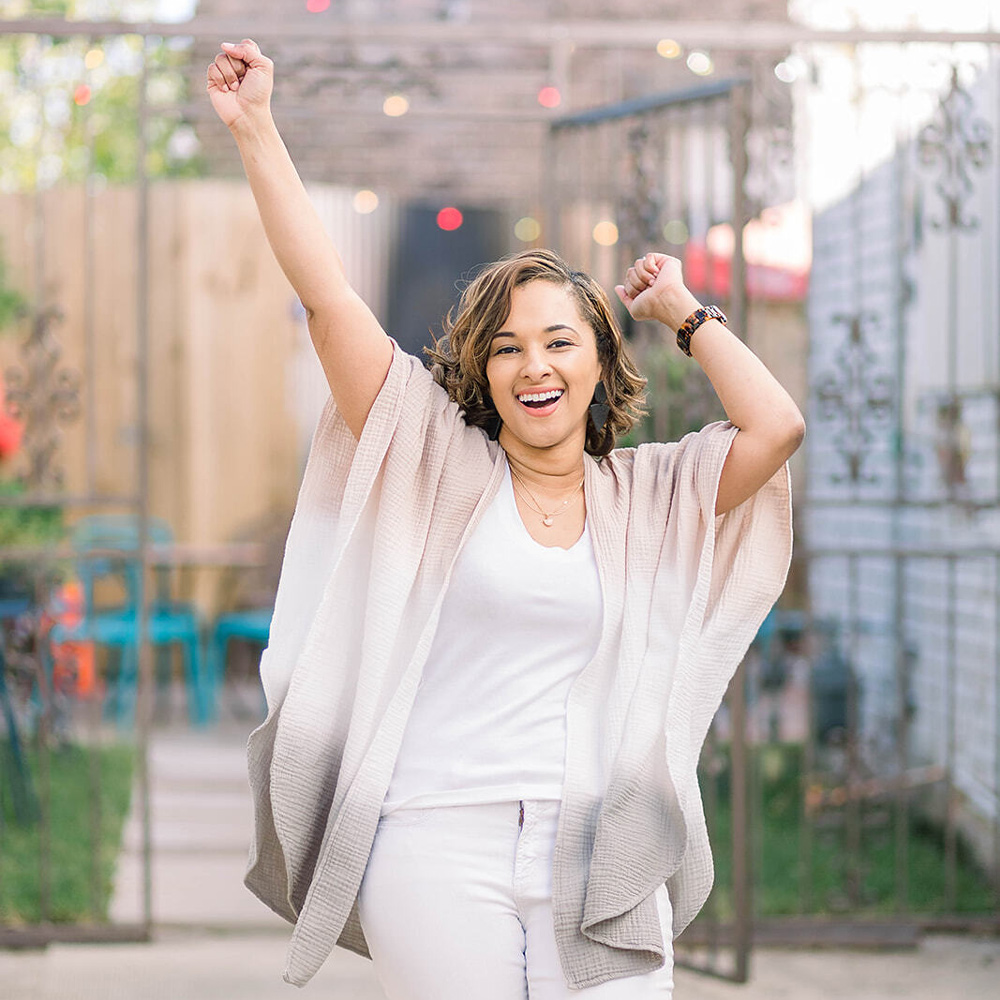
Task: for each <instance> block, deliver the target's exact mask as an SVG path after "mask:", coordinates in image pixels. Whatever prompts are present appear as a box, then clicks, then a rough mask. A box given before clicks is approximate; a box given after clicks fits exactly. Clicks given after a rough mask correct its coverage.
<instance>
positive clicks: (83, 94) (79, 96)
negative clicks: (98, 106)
mask: <svg viewBox="0 0 1000 1000" xmlns="http://www.w3.org/2000/svg"><path fill="white" fill-rule="evenodd" d="M73 103H74V104H77V105H79V106H80V107H82V106H83V105H84V104H89V103H90V87H88V86H87V85H86V84H85V83H81V84H80V85H79V86H78V87H77V88H76V90H74V91H73Z"/></svg>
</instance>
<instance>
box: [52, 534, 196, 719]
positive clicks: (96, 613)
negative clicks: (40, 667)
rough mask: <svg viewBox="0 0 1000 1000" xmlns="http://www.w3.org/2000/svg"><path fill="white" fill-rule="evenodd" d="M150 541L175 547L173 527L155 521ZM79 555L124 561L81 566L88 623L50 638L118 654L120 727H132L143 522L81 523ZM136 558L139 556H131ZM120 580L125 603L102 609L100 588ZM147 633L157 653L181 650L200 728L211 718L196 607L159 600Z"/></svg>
mask: <svg viewBox="0 0 1000 1000" xmlns="http://www.w3.org/2000/svg"><path fill="white" fill-rule="evenodd" d="M149 539H150V541H151V542H152V543H154V544H168V543H170V542H172V541H173V533H172V531H171V530H170V526H169V525H168V524H167V523H166V522H165V521H163V520H162V519H160V518H150V520H149ZM73 546H74V550H75V551H77V552H79V553H81V554H82V555H84V554H86V553H87V552H91V551H94V550H95V549H118V550H122V552H123V555H121V556H117V555H115V556H102V557H85V558H80V559H78V560H77V561H76V572H77V574H78V575H79V578H80V580H81V582H82V584H83V591H84V617H83V621H82V622H80V624H78V625H74V626H66V625H63V624H57V625H55V626H54V627H53V628H52V630H51V632H50V633H49V639H50V642H52V643H61V642H92V643H95V644H96V645H101V646H105V647H108V648H109V649H112V650H115V651H117V652H118V654H119V657H120V667H119V671H118V679H117V683H116V685H115V693H116V699H115V701H116V716H117V721H118V725H119V726H121V727H123V728H124V727H127V726H130V725H131V724H132V722H133V721H134V718H135V703H136V693H137V683H138V676H139V582H140V579H139V574H140V573H141V562H140V559H139V555H138V551H139V520H138V518H137V517H135V516H132V515H97V516H94V517H87V518H84V519H83V520H82V521H80V522H79V523H78V524H77V525H76V526H75V528H74V530H73ZM132 552H134V553H135V555H129V553H132ZM112 579H114V580H117V581H118V583H119V585H120V588H121V590H122V592H123V594H124V602H123V603H122V604H120V605H118V606H115V607H109V608H106V607H97V606H96V604H95V600H94V591H95V587H96V585H97V584H98V583H99V582H100V581H103V580H112ZM147 628H148V636H149V641H150V644H151V645H152V646H153V647H154V648H160V647H166V646H170V645H179V646H180V648H181V651H182V654H183V659H184V674H185V681H186V687H187V695H188V712H189V715H190V718H191V721H192V722H193V723H194V724H195V725H204V724H205V723H206V722H207V721H208V717H209V714H210V713H209V700H208V699H209V697H210V693H211V692H210V689H209V687H207V686H206V676H205V668H204V662H203V660H204V658H203V655H202V623H201V620H200V616H199V615H198V612H197V610H196V609H195V608H194V606H193V605H191V604H185V603H179V602H176V601H172V600H170V598H169V594H167V593H164V592H162V588H161V592H160V593H157V594H156V595H154V597H153V599H152V600H151V601H150V603H149V613H148V616H147Z"/></svg>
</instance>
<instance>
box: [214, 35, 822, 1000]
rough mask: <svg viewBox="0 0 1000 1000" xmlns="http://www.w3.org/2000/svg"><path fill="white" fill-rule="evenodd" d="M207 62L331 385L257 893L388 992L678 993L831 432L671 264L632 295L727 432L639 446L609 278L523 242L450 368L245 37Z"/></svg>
mask: <svg viewBox="0 0 1000 1000" xmlns="http://www.w3.org/2000/svg"><path fill="white" fill-rule="evenodd" d="M222 50H223V51H222V52H221V53H220V54H219V56H217V57H216V60H215V62H214V63H213V64H212V66H210V67H209V69H208V92H209V95H210V97H211V100H212V103H213V106H214V107H215V109H216V111H217V112H218V113H219V115H220V117H221V118H222V120H223V121H224V122H225V123H226V125H227V126H229V128H230V130H231V131H232V133H233V135H234V137H235V138H236V141H237V143H238V146H239V150H240V154H241V156H242V158H243V163H244V166H245V168H246V172H247V176H248V178H249V181H250V184H251V187H252V190H253V193H254V196H255V198H256V200H257V205H258V207H259V210H260V214H261V218H262V220H263V223H264V227H265V230H266V232H267V236H268V239H269V240H270V243H271V246H272V248H273V250H274V252H275V255H276V257H277V259H278V261H279V263H280V264H281V266H282V268H283V269H284V271H285V274H286V275H287V276H288V279H289V281H290V282H291V283H292V285H293V287H294V288H295V290H296V292H297V293H298V295H299V297H300V299H301V301H302V303H303V305H304V306H305V309H306V314H307V317H308V322H309V329H310V333H311V335H312V338H313V343H314V344H315V347H316V350H317V353H318V355H319V358H320V360H321V362H322V364H323V369H324V371H325V373H326V377H327V380H328V381H329V384H330V391H331V398H330V401H329V402H328V404H327V407H326V409H325V410H324V413H323V415H322V417H321V419H320V422H319V426H318V428H317V431H316V436H315V437H314V440H313V444H312V448H311V451H310V457H309V461H308V463H307V468H306V472H305V475H304V478H303V483H302V488H301V491H300V494H299V501H298V505H297V507H296V513H295V516H294V518H293V521H292V526H291V528H290V531H289V538H288V543H287V546H286V553H285V561H284V564H283V567H282V579H281V584H280V586H279V591H278V597H277V601H276V606H275V613H274V620H273V623H272V628H271V636H270V642H269V645H268V649H267V650H266V651H265V654H264V657H263V659H262V662H261V677H262V680H263V683H264V687H265V693H266V695H267V701H268V717H267V719H266V720H265V722H264V723H263V724H262V725H261V726H260V727H259V728H258V729H257V730H255V731H254V733H253V734H252V735H251V737H250V742H249V746H248V755H249V766H250V777H251V785H252V787H253V790H254V796H255V829H254V842H253V846H252V848H251V857H250V863H249V867H248V871H247V876H246V881H247V885H248V886H249V887H250V888H251V890H252V891H254V892H255V893H256V894H257V895H258V896H260V898H261V899H262V900H263V901H264V902H266V903H267V904H268V905H269V906H271V907H272V908H273V909H274V910H275V911H276V912H278V913H280V914H281V915H282V916H284V917H285V918H286V919H288V920H289V921H291V922H293V923H294V924H295V930H294V933H293V936H292V944H291V948H290V951H289V958H288V965H287V968H286V970H285V974H284V975H285V979H286V980H287V981H288V982H291V983H294V984H296V985H302V984H304V983H305V982H307V981H308V979H309V978H310V977H311V976H312V975H313V974H314V973H315V971H316V970H317V969H318V968H319V966H320V965H321V964H322V962H323V961H324V960H325V958H326V957H327V955H328V954H329V952H330V950H331V949H332V947H333V946H334V945H335V944H341V945H343V946H345V947H348V948H351V949H353V950H355V951H358V952H360V953H361V954H364V955H368V956H370V957H372V958H373V959H374V962H375V968H376V972H377V974H378V976H379V979H380V981H381V983H382V985H383V988H384V990H385V992H386V994H387V996H388V997H389V998H390V1000H418V998H419V1000H423V998H427V1000H430V998H434V1000H438V998H444V1000H450V998H459V997H461V998H467V997H475V998H477V1000H493V998H496V1000H512V998H515V997H523V996H530V997H532V998H533V1000H549V998H556V997H560V998H565V997H569V996H577V995H586V996H588V997H593V998H594V1000H598V998H605V1000H613V998H635V1000H638V998H644V997H653V996H656V997H668V996H670V995H671V992H672V986H673V979H672V940H673V938H674V937H675V936H676V935H677V934H679V933H680V931H681V930H683V928H684V927H685V926H686V925H687V923H689V922H690V920H691V919H692V918H693V917H694V915H695V914H696V913H697V912H698V910H699V909H700V907H701V906H702V904H703V903H704V901H705V898H706V897H707V895H708V892H709V890H710V888H711V884H712V859H711V852H710V850H709V847H708V842H707V836H706V833H705V823H704V814H703V812H702V808H701V798H700V794H699V791H698V787H697V777H696V773H695V768H696V765H697V759H698V754H699V752H700V748H701V745H702V742H703V741H704V737H705V733H706V731H707V728H708V725H709V723H710V721H711V717H712V715H713V714H714V712H715V710H716V709H717V707H718V705H719V703H720V701H721V698H722V696H723V694H724V692H725V688H726V685H727V683H728V681H729V678H730V677H731V675H732V673H733V671H734V670H735V669H736V667H737V666H738V664H739V662H740V659H741V658H742V655H743V653H744V652H745V650H746V648H747V646H748V644H749V642H750V641H751V639H752V638H753V636H754V634H755V633H756V630H757V628H758V626H759V625H760V623H761V621H762V620H763V618H764V616H765V615H766V613H767V611H768V610H769V609H770V607H771V605H772V604H773V602H774V600H775V599H776V598H777V596H778V594H779V593H780V591H781V589H782V587H783V585H784V580H785V575H786V573H787V569H788V562H789V558H790V553H791V506H790V495H789V482H788V472H787V465H786V460H787V458H788V456H789V455H791V454H792V452H794V450H795V449H796V447H797V446H798V444H799V442H800V441H801V438H802V435H803V432H804V424H803V420H802V417H801V414H800V413H799V411H798V409H797V408H796V406H795V404H794V403H793V402H792V400H791V398H790V397H789V396H788V394H787V393H786V392H785V391H784V390H783V389H782V387H781V386H780V385H779V384H778V383H777V382H776V381H775V379H774V378H773V377H772V376H771V375H770V373H769V372H768V371H767V369H766V368H765V367H764V365H763V364H761V362H760V361H759V360H758V359H757V358H756V357H755V356H754V355H753V353H752V352H751V351H750V350H748V349H747V348H746V347H745V346H744V345H743V344H742V343H741V342H740V341H739V340H738V339H737V338H736V337H734V336H733V335H732V334H731V333H729V332H728V331H727V329H726V327H725V325H724V324H723V322H722V321H721V319H722V318H723V317H721V311H719V310H715V309H710V310H708V311H706V310H704V309H702V308H701V306H700V304H699V303H698V302H697V301H696V300H695V299H694V297H693V296H692V295H691V294H690V292H689V291H688V290H687V289H686V288H685V287H684V284H683V281H682V276H681V270H680V264H679V262H678V261H676V260H675V259H674V258H672V257H668V256H667V255H664V254H660V253H649V254H647V255H646V256H645V257H643V258H640V259H639V260H637V261H636V262H635V264H634V265H633V266H632V267H630V268H629V269H628V272H627V273H626V275H625V277H624V280H623V283H622V284H621V285H619V286H618V287H617V288H616V292H617V294H618V297H619V298H620V300H621V301H622V303H623V304H624V305H625V307H626V308H627V309H628V310H629V311H630V313H631V314H632V315H633V316H634V317H635V318H636V319H656V320H659V321H660V322H662V323H663V324H664V325H665V326H667V327H669V328H671V329H672V330H674V331H677V334H678V344H679V346H680V347H681V349H682V350H685V351H686V352H689V353H690V354H691V355H692V356H694V357H695V358H696V359H697V360H698V362H699V363H700V364H701V365H702V367H703V368H704V370H705V372H706V373H707V375H708V377H709V378H710V379H711V381H712V384H713V386H714V387H715V389H716V391H717V392H718V394H719V397H720V399H721V400H722V403H723V405H724V406H725V409H726V413H727V415H728V417H729V420H728V421H720V422H718V423H715V424H709V425H708V426H707V427H705V428H703V430H702V431H700V432H698V433H695V434H689V435H687V436H686V437H685V438H684V439H683V440H682V441H680V442H674V443H671V444H657V445H643V446H641V447H640V448H637V449H615V448H614V443H615V437H616V435H618V434H621V433H623V432H624V431H626V430H627V429H628V428H629V427H630V426H631V424H632V421H633V419H634V418H635V416H636V415H637V413H638V412H639V409H638V408H639V403H640V394H641V390H642V387H643V384H644V383H643V380H642V379H641V377H640V376H639V375H638V373H637V372H636V371H635V369H634V368H633V366H632V364H631V362H630V361H629V360H628V358H627V355H626V353H625V351H624V347H623V344H622V338H621V334H620V332H619V330H618V328H617V325H616V323H615V320H614V317H613V315H612V312H611V309H610V303H609V302H608V300H607V297H606V295H605V294H604V292H603V291H602V290H601V289H600V288H599V287H598V286H597V285H596V283H595V282H594V281H593V280H592V279H590V278H589V277H588V276H587V275H584V274H582V273H580V272H575V271H572V270H571V269H570V268H568V267H567V265H566V264H565V263H564V262H563V261H561V260H560V259H559V258H558V257H557V256H556V255H555V254H552V253H549V252H547V251H527V252H525V253H523V254H519V255H517V256H515V257H512V258H508V259H506V260H503V261H500V262H498V263H496V264H493V265H490V266H488V267H486V268H485V269H484V270H483V271H482V272H481V273H480V274H479V275H478V276H477V278H476V279H475V280H474V281H472V282H471V283H470V285H469V286H468V287H467V288H466V290H465V292H464V293H463V296H462V301H461V303H460V305H459V308H458V311H457V314H455V316H454V317H453V318H452V317H449V319H448V320H447V321H446V334H447V335H446V336H445V337H444V338H442V340H441V341H440V342H439V343H438V345H437V346H436V348H435V350H434V351H432V352H431V353H432V357H433V360H434V362H435V364H434V371H433V373H429V372H427V371H426V370H425V369H424V368H423V366H422V365H421V364H420V363H419V362H418V361H417V360H416V359H414V358H410V357H408V356H407V355H405V354H404V353H402V352H401V351H400V350H399V348H398V347H397V346H396V345H395V344H394V342H393V341H391V340H390V338H389V337H388V336H387V335H386V334H385V332H384V331H383V330H382V329H381V327H380V326H379V324H378V322H377V321H376V320H375V318H374V316H373V315H372V314H371V313H370V312H369V310H368V309H367V307H366V306H365V305H364V303H363V302H362V301H361V300H360V299H359V298H358V297H357V295H356V294H355V293H354V292H353V291H352V289H351V288H350V286H349V285H348V283H347V281H346V279H345V277H344V272H343V268H342V266H341V262H340V260H339V258H338V256H337V254H336V252H335V251H334V249H333V247H332V246H331V244H330V242H329V240H328V238H327V236H326V234H325V232H324V231H323V228H322V226H321V224H320V222H319V219H318V218H317V216H316V213H315V212H314V211H313V209H312V207H311V205H310V203H309V201H308V198H307V196H306V194H305V191H304V189H303V187H302V185H301V182H300V181H299V179H298V176H297V174H296V171H295V168H294V166H293V164H292V162H291V160H290V158H289V157H288V154H287V151H286V150H285V148H284V145H283V144H282V142H281V139H280V136H279V135H278V133H277V130H276V129H275V127H274V124H273V121H272V119H271V117H270V112H269V100H270V93H271V82H272V64H271V62H270V60H268V59H267V58H266V57H265V56H263V55H262V54H261V53H260V50H259V48H258V47H257V46H256V45H255V44H254V43H253V42H252V41H251V40H249V39H244V40H243V42H241V43H239V44H229V43H223V45H222Z"/></svg>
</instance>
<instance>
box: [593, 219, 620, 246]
mask: <svg viewBox="0 0 1000 1000" xmlns="http://www.w3.org/2000/svg"><path fill="white" fill-rule="evenodd" d="M593 237H594V242H595V243H598V244H600V245H601V246H602V247H613V246H614V245H615V244H616V243H617V242H618V227H617V226H616V225H615V224H614V223H613V222H611V221H610V220H609V219H604V220H602V221H601V222H598V223H597V225H596V226H594V232H593Z"/></svg>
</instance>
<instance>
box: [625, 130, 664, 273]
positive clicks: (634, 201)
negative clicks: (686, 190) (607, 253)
mask: <svg viewBox="0 0 1000 1000" xmlns="http://www.w3.org/2000/svg"><path fill="white" fill-rule="evenodd" d="M651 139H652V137H651V135H650V131H649V128H648V126H647V125H646V123H645V122H640V123H639V124H638V125H635V126H634V127H633V128H631V129H630V130H629V133H628V155H629V169H628V174H627V177H628V179H629V187H628V188H627V189H626V192H625V196H624V199H623V201H622V206H621V219H622V227H623V230H624V232H623V233H622V235H623V237H624V239H623V243H624V246H625V247H627V248H628V251H629V253H630V255H631V256H638V254H639V253H645V251H646V249H647V248H648V247H650V246H656V245H658V244H659V243H660V241H661V233H660V216H661V211H662V201H663V199H662V196H661V194H660V192H659V191H658V190H657V187H656V183H655V181H654V180H653V178H652V177H651V171H650V170H649V168H648V164H647V163H646V160H647V157H648V156H649V155H651V153H652V151H653V150H652V146H653V143H652V141H651Z"/></svg>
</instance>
